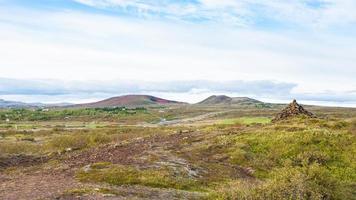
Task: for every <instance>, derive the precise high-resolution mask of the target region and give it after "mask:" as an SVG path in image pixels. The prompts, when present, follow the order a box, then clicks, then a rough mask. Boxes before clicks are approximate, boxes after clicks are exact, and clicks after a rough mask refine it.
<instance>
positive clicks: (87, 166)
mask: <svg viewBox="0 0 356 200" xmlns="http://www.w3.org/2000/svg"><path fill="white" fill-rule="evenodd" d="M90 170H91V165H90V164H89V165H85V166H84V167H83V171H84V172H85V173H87V172H89V171H90Z"/></svg>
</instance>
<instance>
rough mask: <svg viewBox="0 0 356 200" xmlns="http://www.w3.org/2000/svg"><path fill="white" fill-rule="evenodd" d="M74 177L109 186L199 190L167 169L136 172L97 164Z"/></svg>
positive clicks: (130, 168) (191, 182)
mask: <svg viewBox="0 0 356 200" xmlns="http://www.w3.org/2000/svg"><path fill="white" fill-rule="evenodd" d="M76 177H77V178H78V179H79V180H80V181H83V182H104V183H108V184H111V185H142V186H148V187H153V188H174V189H180V190H199V189H200V186H199V184H198V183H197V182H196V181H194V180H192V179H188V178H183V177H174V176H172V174H171V172H170V171H169V170H167V169H156V170H153V169H145V170H138V169H136V168H133V167H130V166H121V165H108V164H107V163H104V164H103V163H99V164H94V165H93V166H91V169H90V170H89V171H86V172H85V171H84V170H81V171H79V172H78V173H77V175H76Z"/></svg>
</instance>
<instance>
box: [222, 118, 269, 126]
mask: <svg viewBox="0 0 356 200" xmlns="http://www.w3.org/2000/svg"><path fill="white" fill-rule="evenodd" d="M270 122H271V119H270V118H267V117H240V118H232V119H224V120H221V121H219V122H218V123H217V124H223V125H233V124H245V125H250V124H268V123H270Z"/></svg>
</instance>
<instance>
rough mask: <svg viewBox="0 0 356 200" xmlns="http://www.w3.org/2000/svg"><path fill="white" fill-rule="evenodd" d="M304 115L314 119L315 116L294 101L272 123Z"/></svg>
mask: <svg viewBox="0 0 356 200" xmlns="http://www.w3.org/2000/svg"><path fill="white" fill-rule="evenodd" d="M298 115H304V116H307V117H312V118H314V117H315V115H314V114H313V113H311V112H309V111H307V110H305V109H304V108H303V106H301V105H299V104H298V103H297V101H296V100H295V99H294V100H293V102H292V103H290V104H289V105H288V106H287V107H286V108H284V109H283V110H282V112H280V113H279V114H278V115H277V116H276V117H275V118H274V119H273V120H272V122H276V121H280V120H284V119H288V118H291V117H294V116H298Z"/></svg>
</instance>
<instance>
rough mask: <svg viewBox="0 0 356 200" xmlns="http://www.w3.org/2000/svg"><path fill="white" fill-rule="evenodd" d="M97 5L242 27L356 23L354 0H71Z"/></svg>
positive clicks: (138, 13)
mask: <svg viewBox="0 0 356 200" xmlns="http://www.w3.org/2000/svg"><path fill="white" fill-rule="evenodd" d="M74 1H76V2H79V3H82V4H86V5H88V6H93V7H98V8H111V9H114V8H121V9H123V11H125V9H127V8H131V9H129V11H130V12H131V14H132V12H133V10H132V9H134V10H135V12H136V15H139V16H143V17H155V16H157V15H158V16H160V17H162V15H164V16H165V17H168V18H178V19H182V17H188V18H189V19H190V18H196V19H205V20H209V21H217V22H227V23H232V24H234V25H241V26H246V25H248V24H254V23H256V22H258V21H259V20H275V21H276V22H282V23H286V24H288V23H293V24H297V25H299V26H312V27H314V28H320V27H324V28H325V27H328V26H331V25H338V26H340V25H345V24H350V23H351V24H352V23H356V12H355V10H356V1H354V0H198V1H197V2H195V1H169V0H166V1H148V0H146V1H142V0H74Z"/></svg>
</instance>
